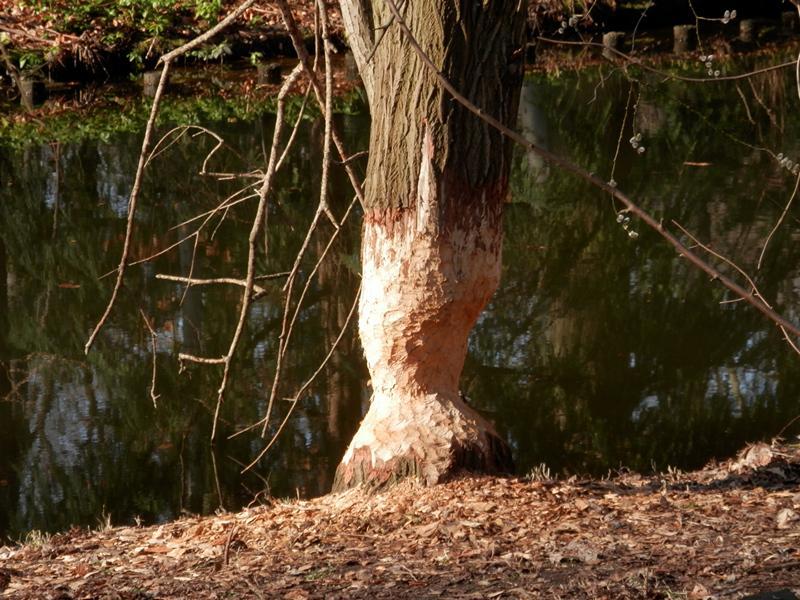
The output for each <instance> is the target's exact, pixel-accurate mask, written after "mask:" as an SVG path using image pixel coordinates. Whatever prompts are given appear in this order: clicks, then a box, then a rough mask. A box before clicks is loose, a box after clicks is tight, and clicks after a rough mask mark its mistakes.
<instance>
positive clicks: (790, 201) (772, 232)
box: [756, 175, 800, 270]
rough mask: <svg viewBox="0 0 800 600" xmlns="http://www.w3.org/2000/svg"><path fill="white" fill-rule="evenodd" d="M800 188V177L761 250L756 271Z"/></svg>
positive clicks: (759, 267)
mask: <svg viewBox="0 0 800 600" xmlns="http://www.w3.org/2000/svg"><path fill="white" fill-rule="evenodd" d="M798 188H800V175H798V176H797V179H796V180H795V182H794V190H792V195H791V197H790V198H789V201H788V202H787V203H786V206H784V207H783V212H782V213H781V216H780V217H778V221H777V222H776V223H775V226H774V227H773V228H772V230H771V231H770V232H769V235H768V236H767V239H766V240H764V246H763V247H762V248H761V254H759V255H758V263H757V265H756V270H760V269H761V262H762V261H763V260H764V254H766V252H767V246H768V245H769V242H770V240H772V236H773V235H775V232H776V231H778V229H779V228H780V226H781V225H782V224H783V220H784V219H785V218H786V214H787V213H788V212H789V209H790V208H791V207H792V202H794V199H795V197H796V196H797V190H798Z"/></svg>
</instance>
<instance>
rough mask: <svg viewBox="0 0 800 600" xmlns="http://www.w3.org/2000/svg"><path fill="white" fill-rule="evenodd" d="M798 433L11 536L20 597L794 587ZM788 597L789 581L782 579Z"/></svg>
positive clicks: (799, 530)
mask: <svg viewBox="0 0 800 600" xmlns="http://www.w3.org/2000/svg"><path fill="white" fill-rule="evenodd" d="M798 483H800V445H798V446H786V445H781V446H778V445H774V446H772V447H770V446H767V445H763V444H761V445H757V446H753V447H751V448H749V449H748V450H746V451H744V452H743V453H742V454H741V455H740V457H739V459H738V460H737V461H731V462H729V463H725V464H723V465H718V466H710V467H707V468H705V469H703V470H701V471H698V472H694V473H688V474H681V473H677V472H673V473H669V474H665V475H663V476H658V477H642V476H639V475H635V474H626V475H621V476H618V477H615V478H613V479H610V480H570V481H528V480H522V479H499V478H477V477H476V478H464V479H458V480H456V481H452V482H450V483H448V484H445V485H440V486H438V487H434V488H430V489H423V488H420V487H417V486H416V485H412V484H410V483H407V484H403V485H401V486H399V487H395V488H393V489H392V490H391V491H389V492H386V493H383V494H379V495H374V496H369V497H367V496H364V495H362V494H361V493H360V492H357V491H356V492H348V493H345V494H342V495H335V496H327V497H323V498H318V499H315V500H310V501H285V502H284V501H281V502H275V503H274V504H272V505H269V506H260V507H257V508H251V509H248V510H245V511H243V512H240V513H238V514H223V515H218V516H212V517H204V518H199V517H198V518H192V519H184V520H180V521H177V522H174V523H168V524H165V525H161V526H153V527H114V528H108V529H105V530H103V531H82V530H74V531H71V532H68V533H65V534H60V535H56V536H53V537H51V538H49V539H46V540H40V541H39V542H37V543H28V544H27V545H24V546H21V547H5V548H0V561H2V562H0V590H2V591H1V592H0V596H3V597H9V598H37V599H39V598H50V599H56V598H58V599H59V600H67V599H73V598H74V599H78V598H81V599H89V598H103V599H145V598H290V599H292V598H293V599H299V598H686V599H701V598H739V597H743V596H745V595H747V594H753V593H756V592H763V591H767V590H779V589H786V590H787V591H786V593H787V594H788V593H789V591H788V590H792V589H793V591H794V592H800V516H799V515H798V512H800V487H798ZM785 597H792V596H785Z"/></svg>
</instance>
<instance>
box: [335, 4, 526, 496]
mask: <svg viewBox="0 0 800 600" xmlns="http://www.w3.org/2000/svg"><path fill="white" fill-rule="evenodd" d="M403 6H404V8H403V9H402V10H403V15H404V20H405V21H406V23H407V24H408V26H409V27H410V29H411V30H412V32H413V34H414V37H415V38H416V40H417V41H418V42H419V44H420V46H421V47H422V48H423V50H424V51H425V52H426V54H428V56H429V57H430V58H431V60H432V61H433V62H434V64H436V65H437V67H438V68H439V70H440V71H441V72H442V74H443V75H444V77H446V78H447V79H448V80H449V81H450V82H451V83H453V84H454V85H455V86H456V88H457V89H459V90H462V93H463V95H464V96H465V97H467V98H468V99H470V100H471V101H472V102H473V103H475V104H476V105H478V106H480V107H481V108H483V109H484V110H485V111H486V112H488V113H490V114H492V115H493V116H495V117H496V118H498V119H499V120H500V121H502V122H503V123H506V124H508V125H513V123H514V122H515V119H516V114H517V107H518V98H519V89H520V84H521V79H522V71H523V69H522V62H521V60H522V52H521V47H522V32H523V27H524V9H525V7H524V3H520V4H518V3H512V2H486V3H481V2H471V1H470V2H468V1H466V0H465V1H458V0H449V1H448V0H426V1H424V2H423V1H421V0H407V1H406V3H405V4H404V5H403ZM365 7H367V8H368V10H367V11H366V12H365V10H364V9H365ZM342 9H343V13H345V23H362V24H364V23H366V25H365V26H364V27H360V28H358V30H357V31H355V30H352V29H351V30H350V32H349V33H350V36H351V38H352V37H353V36H354V35H357V34H358V33H359V32H362V33H363V32H364V31H369V32H372V31H375V30H376V27H377V25H379V24H383V23H386V22H388V21H389V16H390V13H389V11H388V9H387V7H386V6H385V5H384V4H383V2H382V1H381V0H374V1H373V2H372V3H371V5H370V3H369V2H366V1H365V0H344V1H343V2H342ZM359 11H360V12H359ZM377 31H381V30H380V29H379V28H378V29H377ZM385 32H386V33H385V35H384V38H383V39H382V40H380V42H379V44H378V46H377V50H376V51H375V52H374V55H373V56H372V58H371V60H370V61H369V62H367V58H368V56H369V54H368V52H367V51H364V48H367V49H371V48H372V47H373V46H374V44H375V43H376V41H377V40H372V39H369V40H367V41H366V42H364V40H363V39H361V41H360V43H356V44H352V46H353V50H354V54H355V57H356V61H357V63H358V64H359V69H360V70H361V73H362V79H363V80H364V82H365V85H366V86H367V94H368V97H369V101H370V109H371V113H372V129H371V137H370V160H369V166H368V169H367V180H366V206H365V207H364V212H365V214H364V225H363V232H362V250H361V252H362V277H363V283H362V292H361V299H360V304H359V334H360V336H361V341H362V344H363V347H364V353H365V355H366V359H367V364H368V366H369V370H370V374H371V377H372V387H373V397H372V401H371V404H370V408H369V410H368V412H367V414H366V416H365V418H364V420H363V422H362V423H361V426H360V428H359V429H358V431H357V432H356V435H355V437H354V438H353V440H352V442H351V443H350V446H349V448H348V450H347V452H346V454H345V456H344V458H343V459H342V462H341V464H340V466H339V469H338V470H337V473H336V478H335V482H334V491H337V490H342V489H346V488H348V487H351V486H354V485H360V484H367V485H369V486H372V487H377V486H383V485H385V484H387V483H391V482H393V481H395V480H397V479H399V478H402V477H406V476H415V477H418V478H419V479H421V480H423V481H424V482H426V483H428V484H433V483H436V482H438V481H441V480H442V479H443V478H445V477H447V476H448V475H449V474H451V473H453V472H454V471H457V470H459V469H462V468H468V469H471V470H479V471H487V472H497V471H506V470H508V469H509V468H510V454H509V452H508V449H507V447H506V446H505V444H504V443H503V442H502V441H501V439H500V438H499V437H498V435H497V433H496V432H495V431H494V429H493V428H492V426H491V425H490V424H489V423H488V422H487V421H486V420H485V419H484V418H483V417H481V416H480V415H479V414H478V413H477V412H475V411H474V410H473V409H471V408H470V407H469V406H467V405H466V404H465V403H464V401H463V400H462V399H461V398H460V395H459V391H458V381H459V377H460V375H461V370H462V367H463V365H464V359H465V356H466V351H467V338H468V336H469V333H470V331H471V329H472V327H473V326H474V325H475V322H476V320H477V318H478V315H479V314H480V312H481V310H482V309H483V307H484V306H485V304H486V302H487V301H488V300H489V298H490V297H491V295H492V294H493V293H494V290H495V289H496V287H497V284H498V282H499V279H500V266H501V263H500V259H501V248H502V209H503V203H504V200H505V197H506V193H507V188H508V174H509V167H510V161H511V147H510V142H509V141H508V140H506V139H504V138H503V137H502V136H501V135H500V133H498V132H497V131H496V130H494V129H493V128H491V127H490V126H489V125H487V124H486V123H485V122H483V121H481V120H479V119H478V118H477V117H475V116H474V115H472V114H471V113H469V112H468V111H467V110H466V109H464V108H463V107H462V106H461V105H460V104H459V103H458V102H457V101H455V100H454V99H453V98H452V97H451V96H450V95H449V94H448V93H447V92H445V91H443V89H442V88H441V86H440V85H439V83H438V81H437V79H436V75H435V74H434V73H433V72H432V71H431V70H430V69H428V67H426V66H425V64H424V63H423V62H422V61H421V60H420V58H419V57H418V56H417V54H416V53H415V51H414V49H413V48H412V47H411V45H410V44H409V43H408V40H407V39H406V37H405V36H404V33H403V32H402V31H401V29H400V28H399V26H398V25H397V24H394V25H392V26H391V27H389V28H388V29H386V30H385ZM379 35H380V33H378V36H379Z"/></svg>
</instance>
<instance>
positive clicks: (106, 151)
mask: <svg viewBox="0 0 800 600" xmlns="http://www.w3.org/2000/svg"><path fill="white" fill-rule="evenodd" d="M97 154H98V164H97V197H98V199H99V200H101V201H104V202H107V203H108V206H109V207H110V208H111V210H112V211H114V213H115V214H116V215H117V216H118V217H121V218H124V217H126V216H127V215H128V198H129V195H130V192H131V188H133V179H134V177H135V175H136V174H135V173H134V172H132V169H131V165H130V164H124V161H123V160H122V157H123V156H124V154H123V153H122V152H120V150H119V148H118V147H117V146H111V145H105V144H98V145H97Z"/></svg>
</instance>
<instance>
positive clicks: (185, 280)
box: [156, 273, 267, 295]
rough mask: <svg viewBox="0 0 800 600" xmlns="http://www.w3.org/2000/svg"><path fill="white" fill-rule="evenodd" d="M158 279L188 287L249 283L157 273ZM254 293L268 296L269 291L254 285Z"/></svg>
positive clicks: (242, 284) (245, 283) (227, 278)
mask: <svg viewBox="0 0 800 600" xmlns="http://www.w3.org/2000/svg"><path fill="white" fill-rule="evenodd" d="M156 279H163V280H165V281H177V282H180V283H185V284H187V287H191V286H193V285H214V284H230V285H238V286H241V287H245V286H246V285H247V281H245V280H244V279H234V278H233V277H215V278H212V279H197V278H193V277H181V276H180V275H167V274H166V273H156ZM253 291H255V293H256V294H262V295H263V294H266V293H267V290H265V289H264V288H262V287H261V286H258V285H255V284H254V285H253Z"/></svg>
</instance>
